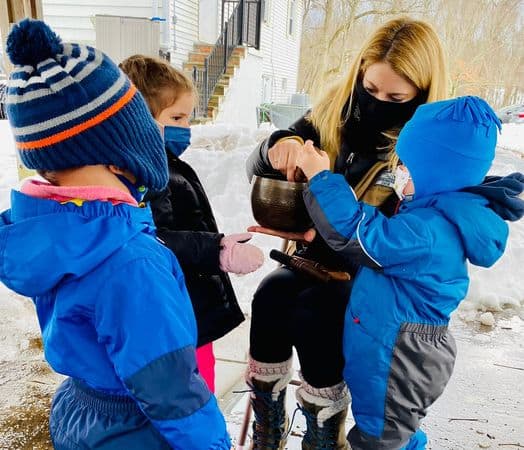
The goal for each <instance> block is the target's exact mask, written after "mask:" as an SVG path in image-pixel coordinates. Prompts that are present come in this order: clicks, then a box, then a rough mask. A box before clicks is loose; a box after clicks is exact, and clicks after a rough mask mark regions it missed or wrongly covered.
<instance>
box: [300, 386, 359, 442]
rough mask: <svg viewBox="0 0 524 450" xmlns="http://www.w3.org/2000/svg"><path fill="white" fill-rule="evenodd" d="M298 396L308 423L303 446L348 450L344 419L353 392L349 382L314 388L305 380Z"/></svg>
mask: <svg viewBox="0 0 524 450" xmlns="http://www.w3.org/2000/svg"><path fill="white" fill-rule="evenodd" d="M296 397H297V400H298V402H299V404H300V406H301V409H302V412H303V414H304V416H305V417H306V423H307V430H306V434H305V435H304V438H303V439H302V449H303V450H319V449H329V450H349V448H350V447H349V444H348V442H347V439H346V431H345V422H346V416H347V413H348V406H349V403H350V396H349V391H348V388H347V386H346V383H344V382H341V383H339V384H337V385H335V386H330V387H327V388H314V387H313V386H311V385H309V384H308V383H306V382H305V381H302V386H301V387H299V388H298V389H297V391H296Z"/></svg>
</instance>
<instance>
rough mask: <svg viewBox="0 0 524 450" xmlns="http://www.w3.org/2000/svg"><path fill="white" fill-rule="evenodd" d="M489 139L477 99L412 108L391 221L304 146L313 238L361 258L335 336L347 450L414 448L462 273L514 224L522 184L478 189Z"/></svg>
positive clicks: (444, 372)
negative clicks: (346, 396) (339, 344)
mask: <svg viewBox="0 0 524 450" xmlns="http://www.w3.org/2000/svg"><path fill="white" fill-rule="evenodd" d="M499 129H500V122H499V120H498V118H497V117H496V115H495V114H494V112H493V111H492V109H491V108H490V107H489V105H488V104H487V103H486V102H485V101H483V100H482V99H480V98H477V97H462V98H457V99H453V100H448V101H442V102H435V103H430V104H426V105H422V106H420V107H419V108H418V109H417V111H416V113H415V115H414V116H413V118H412V119H411V120H410V121H409V122H408V123H407V124H406V125H405V126H404V128H403V129H402V131H401V133H400V136H399V139H398V143H397V145H396V151H397V153H398V156H399V158H400V159H401V161H402V165H403V166H401V167H399V168H398V169H397V182H396V185H397V186H396V191H397V193H398V194H399V195H400V196H401V198H404V201H402V203H401V206H400V209H399V211H398V213H397V214H396V215H394V216H393V217H391V218H387V217H385V216H383V215H382V214H381V213H380V212H379V211H378V210H377V209H376V208H375V207H372V206H369V205H366V204H364V203H360V202H358V201H357V200H356V197H355V195H354V193H353V191H352V189H351V187H350V186H349V185H348V184H347V182H346V181H345V180H344V178H343V177H342V176H340V175H335V174H332V173H331V172H329V171H328V170H327V169H328V168H329V159H328V158H327V156H326V155H325V153H324V152H320V153H317V152H316V151H315V149H314V148H313V146H312V144H311V143H308V144H307V145H306V146H305V151H304V154H303V156H302V159H301V160H300V161H299V166H300V167H301V168H302V170H303V171H304V173H305V174H306V175H307V177H308V179H309V188H308V191H307V192H306V193H305V200H306V203H307V207H308V210H309V213H310V214H311V216H312V218H313V221H314V223H315V226H316V229H317V230H318V231H319V232H320V233H321V235H322V237H323V238H324V239H325V240H326V242H327V243H328V244H329V245H330V246H331V247H332V248H333V249H334V250H336V251H338V252H339V253H340V255H341V256H344V255H345V252H351V253H348V254H354V246H355V245H359V246H360V248H361V250H362V255H363V258H362V260H363V267H362V268H361V269H360V271H359V272H358V273H357V275H356V277H355V282H354V286H353V288H352V293H351V296H350V303H349V305H348V307H347V310H346V318H345V332H344V356H345V361H346V363H345V369H344V378H345V380H346V383H347V384H348V387H349V389H350V392H351V396H352V410H353V416H354V418H355V422H356V424H355V426H354V427H353V428H352V430H351V431H350V432H349V434H348V441H349V444H350V445H351V448H352V449H353V450H386V449H387V450H397V449H401V448H407V449H410V450H412V449H423V448H425V443H426V437H425V435H424V433H423V432H422V431H421V430H420V429H419V424H420V421H421V420H422V419H423V417H424V416H425V415H426V410H427V408H428V407H429V406H430V405H431V404H432V403H433V402H434V401H435V400H436V399H437V398H438V397H439V396H440V395H441V393H442V392H443V390H444V387H445V386H446V384H447V382H448V381H449V378H450V376H451V373H452V371H453V365H454V361H455V354H456V348H455V343H454V340H453V337H452V336H451V334H450V333H449V331H448V328H447V326H448V322H449V317H450V314H451V313H452V312H453V311H454V310H455V309H456V308H457V306H458V304H459V303H460V301H461V300H462V299H464V297H465V296H466V293H467V290H468V284H469V278H468V272H467V265H466V263H467V261H468V260H469V262H470V263H472V264H475V265H479V266H483V267H489V266H491V265H493V264H494V263H495V261H497V260H498V259H499V258H500V256H501V255H502V254H503V252H504V248H505V245H506V240H507V238H508V226H507V224H506V222H505V220H517V219H519V218H520V217H521V216H522V215H523V214H524V201H522V200H521V199H519V198H518V195H519V194H520V193H521V192H522V190H523V188H524V177H523V176H522V174H513V175H510V176H509V177H506V178H493V177H491V178H490V177H488V178H487V179H486V180H485V183H483V184H482V185H481V182H482V181H483V179H484V177H485V175H486V173H487V171H488V169H489V168H490V166H491V163H492V160H493V158H494V155H495V146H496V141H497V132H498V130H499ZM406 169H407V170H406Z"/></svg>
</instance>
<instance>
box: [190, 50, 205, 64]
mask: <svg viewBox="0 0 524 450" xmlns="http://www.w3.org/2000/svg"><path fill="white" fill-rule="evenodd" d="M207 56H208V54H207V53H199V52H191V53H189V58H188V60H187V62H188V63H202V64H203V63H204V61H205V59H206V58H207Z"/></svg>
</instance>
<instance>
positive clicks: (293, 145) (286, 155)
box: [267, 139, 303, 181]
mask: <svg viewBox="0 0 524 450" xmlns="http://www.w3.org/2000/svg"><path fill="white" fill-rule="evenodd" d="M302 148H303V145H302V144H301V143H300V142H299V141H297V140H296V139H286V140H285V141H282V142H277V143H276V144H275V145H273V147H271V148H270V149H269V151H268V152H267V156H268V158H269V162H270V163H271V166H273V169H275V170H278V171H280V172H281V173H282V175H284V176H285V177H286V179H287V181H300V180H298V179H296V178H295V173H296V168H297V159H298V157H299V155H300V154H301V153H302ZM297 176H299V174H298V173H297Z"/></svg>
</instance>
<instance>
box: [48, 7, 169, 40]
mask: <svg viewBox="0 0 524 450" xmlns="http://www.w3.org/2000/svg"><path fill="white" fill-rule="evenodd" d="M154 1H155V0H131V1H130V0H43V4H42V6H43V10H44V20H46V21H47V22H48V23H49V24H50V25H51V26H52V27H53V29H54V30H55V31H56V32H57V33H58V34H59V35H60V36H61V37H62V39H63V40H64V41H66V42H67V41H72V42H83V43H86V44H88V45H95V40H96V34H95V27H94V21H92V20H91V18H92V17H94V16H95V15H96V14H108V15H115V16H130V17H152V16H153V3H154ZM171 1H172V0H171ZM157 3H158V9H157V13H158V16H160V17H163V15H162V0H158V2H157Z"/></svg>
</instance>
